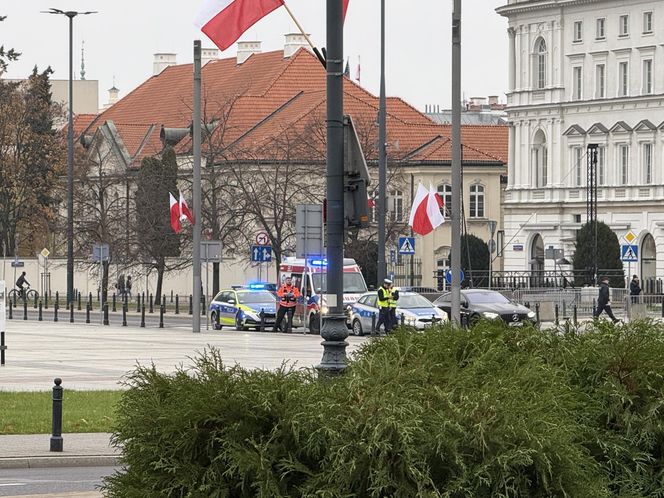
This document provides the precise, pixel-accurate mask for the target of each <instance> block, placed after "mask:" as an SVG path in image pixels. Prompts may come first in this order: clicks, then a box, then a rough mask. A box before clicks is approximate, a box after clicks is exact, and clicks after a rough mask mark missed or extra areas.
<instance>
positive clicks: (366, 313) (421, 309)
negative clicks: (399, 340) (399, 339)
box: [350, 291, 447, 335]
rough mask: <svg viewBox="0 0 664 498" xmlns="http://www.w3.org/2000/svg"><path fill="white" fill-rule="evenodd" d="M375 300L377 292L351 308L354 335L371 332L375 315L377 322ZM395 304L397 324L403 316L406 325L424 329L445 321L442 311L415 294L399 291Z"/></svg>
mask: <svg viewBox="0 0 664 498" xmlns="http://www.w3.org/2000/svg"><path fill="white" fill-rule="evenodd" d="M377 300H378V293H377V292H367V293H365V294H363V295H362V296H361V297H360V298H359V299H358V300H357V302H356V303H355V304H353V306H352V307H351V316H350V323H351V330H352V332H353V334H354V335H364V334H367V333H370V332H371V323H372V320H373V319H372V317H373V316H374V315H375V316H376V321H378V305H377V304H376V301H377ZM397 303H398V306H397V310H396V313H397V319H398V320H399V323H401V316H403V320H404V323H405V324H406V325H410V326H412V327H415V328H417V329H424V327H425V326H430V325H431V324H432V323H439V322H442V321H446V320H447V315H446V314H445V313H444V312H443V311H442V310H440V309H438V308H437V307H436V306H434V305H433V304H432V303H431V301H429V300H428V299H427V298H425V297H423V296H420V295H419V294H417V293H416V292H402V291H399V300H398V301H397Z"/></svg>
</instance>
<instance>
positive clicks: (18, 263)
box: [12, 260, 25, 268]
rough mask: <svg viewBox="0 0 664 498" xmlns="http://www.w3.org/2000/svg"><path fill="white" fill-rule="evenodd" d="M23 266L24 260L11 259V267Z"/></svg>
mask: <svg viewBox="0 0 664 498" xmlns="http://www.w3.org/2000/svg"><path fill="white" fill-rule="evenodd" d="M24 266H25V261H18V260H16V261H12V267H14V268H23V267H24Z"/></svg>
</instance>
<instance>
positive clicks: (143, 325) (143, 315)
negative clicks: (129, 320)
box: [141, 302, 145, 328]
mask: <svg viewBox="0 0 664 498" xmlns="http://www.w3.org/2000/svg"><path fill="white" fill-rule="evenodd" d="M141 327H143V328H145V302H143V307H142V308H141Z"/></svg>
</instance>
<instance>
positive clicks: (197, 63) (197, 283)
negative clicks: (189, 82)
mask: <svg viewBox="0 0 664 498" xmlns="http://www.w3.org/2000/svg"><path fill="white" fill-rule="evenodd" d="M193 134H194V137H193V139H194V184H193V197H194V247H193V260H194V261H193V264H194V277H193V278H194V281H193V286H194V288H193V292H192V295H193V303H192V312H193V315H194V316H193V321H192V332H200V331H201V41H200V40H194V123H193ZM206 316H207V313H206ZM206 320H207V318H206Z"/></svg>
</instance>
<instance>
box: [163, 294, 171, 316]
mask: <svg viewBox="0 0 664 498" xmlns="http://www.w3.org/2000/svg"><path fill="white" fill-rule="evenodd" d="M171 302H173V300H172V299H171ZM161 305H162V306H163V307H164V313H166V294H164V295H163V297H162V298H161Z"/></svg>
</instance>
